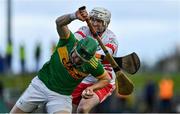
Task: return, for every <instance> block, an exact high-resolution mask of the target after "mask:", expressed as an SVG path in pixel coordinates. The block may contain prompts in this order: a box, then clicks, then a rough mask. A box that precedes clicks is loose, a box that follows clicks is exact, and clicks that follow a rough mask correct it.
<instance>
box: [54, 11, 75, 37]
mask: <svg viewBox="0 0 180 114" xmlns="http://www.w3.org/2000/svg"><path fill="white" fill-rule="evenodd" d="M71 15H72V14H67V15H63V16H60V17H58V18H57V19H56V29H57V32H58V34H59V36H60V38H68V36H69V34H70V30H69V29H68V27H67V25H68V24H69V23H71V21H72V19H71Z"/></svg>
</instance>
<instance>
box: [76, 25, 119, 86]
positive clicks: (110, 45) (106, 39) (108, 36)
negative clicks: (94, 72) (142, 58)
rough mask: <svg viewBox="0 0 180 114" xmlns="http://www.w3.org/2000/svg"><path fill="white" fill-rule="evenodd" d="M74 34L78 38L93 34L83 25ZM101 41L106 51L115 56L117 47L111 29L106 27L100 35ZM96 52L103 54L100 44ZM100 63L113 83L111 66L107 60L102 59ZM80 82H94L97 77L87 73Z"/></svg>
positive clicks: (113, 76)
mask: <svg viewBox="0 0 180 114" xmlns="http://www.w3.org/2000/svg"><path fill="white" fill-rule="evenodd" d="M75 36H76V38H77V39H78V40H81V39H83V38H86V36H91V37H93V35H92V34H91V32H90V30H89V28H88V27H87V26H83V27H81V28H79V30H78V31H77V32H75ZM101 41H102V43H103V44H104V45H105V47H106V49H107V50H108V52H109V53H110V54H111V55H112V56H116V53H117V49H118V41H117V39H116V36H115V34H114V33H113V32H112V31H111V30H109V29H106V31H105V32H104V33H103V34H102V35H101ZM96 53H97V54H101V55H105V54H104V51H103V50H102V49H101V47H100V46H98V49H97V51H96ZM102 63H103V65H104V69H105V70H106V71H108V72H109V74H110V76H111V78H112V80H111V82H110V83H111V84H114V83H115V73H114V71H113V68H112V67H111V65H110V63H109V62H108V61H102ZM82 82H83V83H95V82H97V79H96V78H95V77H93V76H91V75H89V76H88V77H86V78H85V79H83V81H82Z"/></svg>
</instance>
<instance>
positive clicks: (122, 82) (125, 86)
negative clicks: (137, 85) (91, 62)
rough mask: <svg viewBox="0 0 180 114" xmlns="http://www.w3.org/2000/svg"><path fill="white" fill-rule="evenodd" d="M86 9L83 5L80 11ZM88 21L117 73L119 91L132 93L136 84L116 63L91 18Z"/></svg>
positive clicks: (127, 93)
mask: <svg viewBox="0 0 180 114" xmlns="http://www.w3.org/2000/svg"><path fill="white" fill-rule="evenodd" d="M85 9H86V7H85V6H83V7H80V8H79V11H81V10H85ZM86 22H87V25H88V27H89V29H90V30H91V32H92V33H93V35H94V37H95V38H96V39H97V41H98V43H99V45H100V46H101V48H102V49H103V51H104V53H105V54H106V57H107V59H108V61H109V62H110V64H111V65H112V67H113V69H114V71H115V73H116V82H117V83H116V84H117V90H118V93H119V94H121V95H129V94H131V93H132V92H133V89H134V85H133V83H132V81H131V80H130V79H129V78H128V77H127V76H126V75H125V74H124V73H123V72H122V71H121V69H120V67H119V66H118V64H117V63H116V61H115V60H114V59H113V57H112V56H111V55H110V54H109V52H108V51H107V49H106V47H105V46H104V44H103V43H102V41H101V38H100V36H99V35H98V34H97V32H96V31H95V29H94V27H93V26H92V24H91V22H90V19H89V18H88V19H86Z"/></svg>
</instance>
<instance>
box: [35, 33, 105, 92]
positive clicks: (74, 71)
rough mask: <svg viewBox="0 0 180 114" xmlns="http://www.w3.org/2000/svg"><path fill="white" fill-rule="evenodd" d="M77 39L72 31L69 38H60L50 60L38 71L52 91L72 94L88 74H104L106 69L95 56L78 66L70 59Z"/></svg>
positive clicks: (41, 78)
mask: <svg viewBox="0 0 180 114" xmlns="http://www.w3.org/2000/svg"><path fill="white" fill-rule="evenodd" d="M76 42H77V39H76V38H75V36H74V35H73V34H72V32H71V33H70V35H69V37H68V38H67V39H60V40H59V42H58V45H57V47H56V49H55V51H54V53H53V54H52V56H51V58H50V60H49V61H48V62H46V63H45V64H44V66H43V67H42V69H41V70H40V71H39V72H38V77H39V79H40V80H41V81H43V82H44V84H45V85H46V86H47V87H48V88H49V89H50V90H52V91H55V92H57V93H60V94H63V95H71V93H72V92H73V90H74V88H75V87H76V86H77V85H78V84H79V83H80V82H81V81H82V79H83V78H84V77H86V76H87V75H88V74H92V75H93V76H95V77H100V76H102V75H103V74H104V73H105V71H104V69H103V66H102V65H101V63H100V62H99V61H98V60H97V59H96V58H95V57H93V58H92V59H91V60H90V61H89V62H86V63H84V64H82V65H81V67H78V68H76V67H75V66H74V65H73V64H72V62H71V61H70V58H69V56H70V54H71V51H72V50H73V48H74V46H75V44H76Z"/></svg>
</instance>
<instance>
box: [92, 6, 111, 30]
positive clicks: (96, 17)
mask: <svg viewBox="0 0 180 114" xmlns="http://www.w3.org/2000/svg"><path fill="white" fill-rule="evenodd" d="M89 16H90V19H91V22H92V24H93V26H94V27H95V29H96V31H97V32H100V33H102V32H104V31H105V30H106V28H107V27H108V25H109V23H110V19H111V12H110V11H109V10H107V9H105V8H102V7H95V8H93V9H92V10H91V11H90V13H89Z"/></svg>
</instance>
